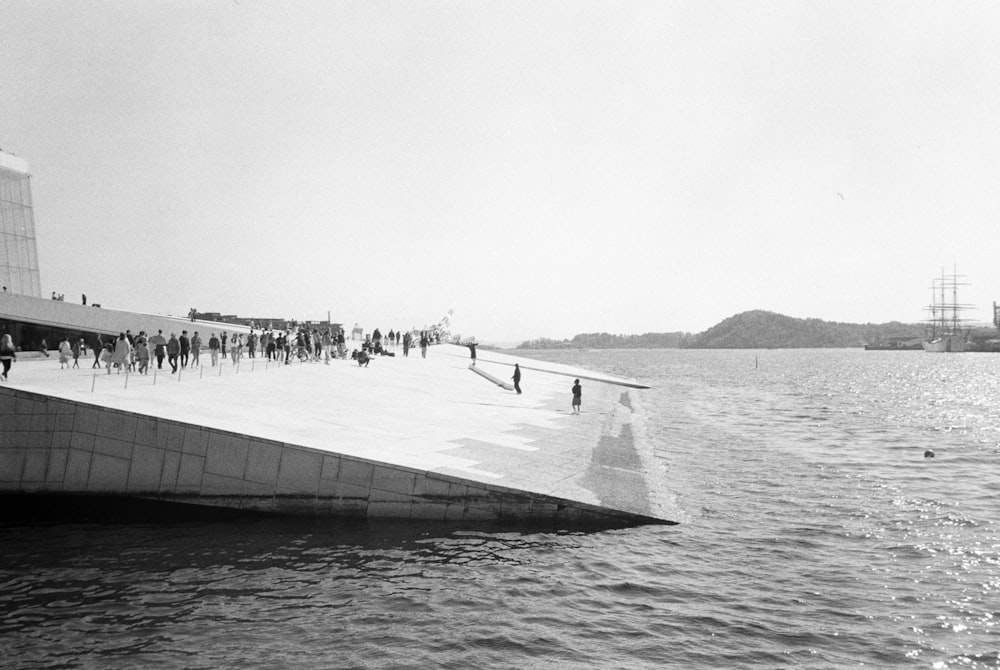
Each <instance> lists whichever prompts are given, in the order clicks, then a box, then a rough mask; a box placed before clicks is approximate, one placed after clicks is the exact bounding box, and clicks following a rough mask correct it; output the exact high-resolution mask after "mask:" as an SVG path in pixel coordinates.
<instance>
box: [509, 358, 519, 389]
mask: <svg viewBox="0 0 1000 670" xmlns="http://www.w3.org/2000/svg"><path fill="white" fill-rule="evenodd" d="M511 379H513V380H514V390H515V391H517V392H518V393H520V392H521V366H520V365H518V364H517V363H514V376H513V377H511Z"/></svg>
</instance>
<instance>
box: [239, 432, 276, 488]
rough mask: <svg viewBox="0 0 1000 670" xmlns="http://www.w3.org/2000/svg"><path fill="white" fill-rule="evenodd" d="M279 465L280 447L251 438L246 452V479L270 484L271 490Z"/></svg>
mask: <svg viewBox="0 0 1000 670" xmlns="http://www.w3.org/2000/svg"><path fill="white" fill-rule="evenodd" d="M280 465H281V447H280V446H279V445H277V444H274V443H272V442H258V441H256V440H251V442H250V447H249V451H248V452H247V468H246V479H247V480H249V481H252V482H257V483H261V484H270V485H271V489H272V491H273V490H274V485H275V483H276V482H277V481H278V468H279V466H280Z"/></svg>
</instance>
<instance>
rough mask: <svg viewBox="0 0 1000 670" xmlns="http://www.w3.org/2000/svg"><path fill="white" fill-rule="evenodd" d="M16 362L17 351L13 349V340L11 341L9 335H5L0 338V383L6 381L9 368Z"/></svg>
mask: <svg viewBox="0 0 1000 670" xmlns="http://www.w3.org/2000/svg"><path fill="white" fill-rule="evenodd" d="M16 360H17V350H15V349H14V340H12V339H11V337H10V334H9V333H5V334H4V336H3V337H2V338H0V364H3V373H2V374H0V381H7V374H8V373H9V372H10V366H11V364H12V363H13V362H14V361H16Z"/></svg>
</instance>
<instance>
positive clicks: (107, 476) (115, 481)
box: [87, 453, 129, 492]
mask: <svg viewBox="0 0 1000 670" xmlns="http://www.w3.org/2000/svg"><path fill="white" fill-rule="evenodd" d="M128 469H129V462H128V459H125V458H115V457H114V456H106V455H105V454H98V453H95V454H94V455H93V460H91V463H90V479H88V480H87V491H91V492H96V491H118V492H121V491H124V490H125V485H126V484H127V483H128Z"/></svg>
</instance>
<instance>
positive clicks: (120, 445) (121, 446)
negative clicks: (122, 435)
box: [94, 435, 132, 460]
mask: <svg viewBox="0 0 1000 670" xmlns="http://www.w3.org/2000/svg"><path fill="white" fill-rule="evenodd" d="M94 453H95V454H104V455H106V456H114V457H116V458H124V459H126V460H129V459H131V458H132V443H131V442H123V441H122V440H116V439H113V438H110V437H105V436H103V435H98V436H97V437H95V438H94Z"/></svg>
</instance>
